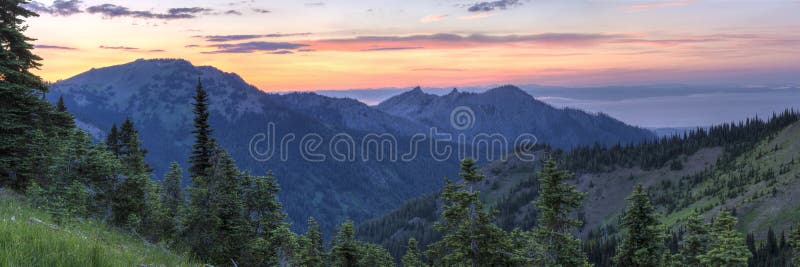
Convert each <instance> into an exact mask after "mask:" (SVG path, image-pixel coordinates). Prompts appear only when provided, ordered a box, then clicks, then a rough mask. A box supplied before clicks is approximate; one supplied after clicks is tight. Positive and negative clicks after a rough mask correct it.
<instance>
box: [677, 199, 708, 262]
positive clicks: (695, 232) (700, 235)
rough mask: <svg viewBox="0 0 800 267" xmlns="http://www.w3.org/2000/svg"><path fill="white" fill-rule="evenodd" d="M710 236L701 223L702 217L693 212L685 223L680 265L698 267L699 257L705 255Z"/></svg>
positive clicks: (706, 228)
mask: <svg viewBox="0 0 800 267" xmlns="http://www.w3.org/2000/svg"><path fill="white" fill-rule="evenodd" d="M709 241H710V236H709V233H708V227H707V226H706V225H705V224H704V223H703V215H702V214H700V213H698V212H695V213H694V214H692V215H691V216H689V220H688V221H687V222H686V235H685V236H684V237H683V242H682V244H681V247H680V257H681V263H683V264H684V265H685V266H700V265H701V264H700V259H699V256H700V255H703V254H705V253H706V251H707V250H708V243H709Z"/></svg>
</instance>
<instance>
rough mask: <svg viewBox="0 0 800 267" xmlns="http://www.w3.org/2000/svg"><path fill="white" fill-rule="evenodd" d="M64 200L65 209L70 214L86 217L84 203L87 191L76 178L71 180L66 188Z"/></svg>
mask: <svg viewBox="0 0 800 267" xmlns="http://www.w3.org/2000/svg"><path fill="white" fill-rule="evenodd" d="M66 189H67V190H66V192H65V200H66V204H67V210H68V211H69V213H70V214H71V215H74V216H79V217H86V216H87V215H88V214H87V213H86V212H87V210H86V205H87V201H88V198H89V193H88V192H86V188H84V186H83V183H81V182H80V181H78V180H73V181H72V183H71V184H70V185H69V186H68V187H67V188H66Z"/></svg>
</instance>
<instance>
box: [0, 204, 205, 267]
mask: <svg viewBox="0 0 800 267" xmlns="http://www.w3.org/2000/svg"><path fill="white" fill-rule="evenodd" d="M12 218H13V219H12ZM32 218H33V219H32ZM36 219H38V220H41V221H42V222H37V221H36ZM51 225H52V219H51V217H50V216H49V215H48V214H47V213H46V212H44V211H42V210H40V209H36V208H33V207H31V206H30V205H29V204H28V203H27V202H26V201H25V200H24V199H22V198H21V197H19V196H18V195H16V194H14V193H11V192H8V191H5V190H3V189H0V266H76V267H77V266H80V267H83V266H140V265H147V266H196V265H198V264H195V263H193V262H191V261H189V260H187V257H185V256H181V255H176V254H174V253H172V252H170V251H168V250H167V249H165V248H162V247H159V246H156V245H149V244H146V243H145V242H144V241H142V240H141V239H138V238H135V237H133V236H131V235H129V234H125V233H122V232H119V231H118V230H116V229H113V228H111V227H109V226H107V225H106V224H105V223H102V222H99V221H95V220H84V221H83V222H78V221H76V220H73V221H72V222H68V223H64V224H62V225H59V226H57V228H58V229H53V228H51Z"/></svg>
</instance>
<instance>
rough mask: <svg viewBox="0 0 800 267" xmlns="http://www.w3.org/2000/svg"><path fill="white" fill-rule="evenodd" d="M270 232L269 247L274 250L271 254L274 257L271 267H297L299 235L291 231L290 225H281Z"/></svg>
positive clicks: (270, 263) (271, 260)
mask: <svg viewBox="0 0 800 267" xmlns="http://www.w3.org/2000/svg"><path fill="white" fill-rule="evenodd" d="M270 232H271V234H270V235H269V236H270V239H269V246H268V247H269V248H270V249H271V250H272V251H271V252H270V253H269V254H272V255H271V259H270V262H269V266H295V265H296V263H297V261H298V260H297V257H298V256H299V255H298V254H299V244H298V241H297V239H298V238H297V235H295V234H294V233H292V230H290V229H289V224H288V223H281V224H280V225H279V226H278V227H276V228H274V229H272V230H271V231H270Z"/></svg>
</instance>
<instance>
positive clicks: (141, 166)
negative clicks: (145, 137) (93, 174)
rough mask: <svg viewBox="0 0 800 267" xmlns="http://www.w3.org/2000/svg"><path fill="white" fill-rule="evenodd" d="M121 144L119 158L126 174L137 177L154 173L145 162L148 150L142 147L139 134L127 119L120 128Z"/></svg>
mask: <svg viewBox="0 0 800 267" xmlns="http://www.w3.org/2000/svg"><path fill="white" fill-rule="evenodd" d="M119 143H120V146H119V150H120V152H119V154H120V155H119V158H120V160H121V161H122V164H123V166H124V167H125V169H126V174H128V175H136V174H143V173H148V172H150V171H152V170H151V169H150V166H149V165H148V164H147V163H146V162H145V161H144V157H145V154H147V150H146V149H144V148H143V147H142V144H141V142H140V141H139V132H138V131H136V128H135V127H134V126H133V121H132V120H131V119H130V118H125V121H124V122H123V123H122V125H121V126H120V132H119Z"/></svg>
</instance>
